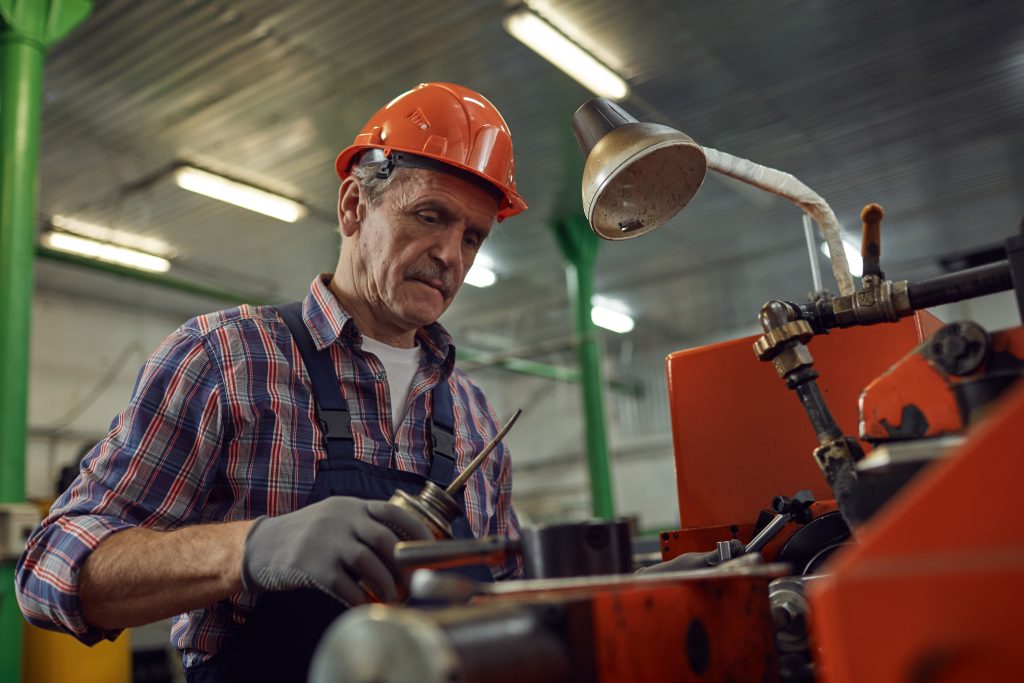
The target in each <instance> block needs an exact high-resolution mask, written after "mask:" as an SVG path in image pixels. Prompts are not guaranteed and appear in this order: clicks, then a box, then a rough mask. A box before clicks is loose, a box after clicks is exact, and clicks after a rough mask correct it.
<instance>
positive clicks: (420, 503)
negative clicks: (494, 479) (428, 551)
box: [388, 409, 523, 540]
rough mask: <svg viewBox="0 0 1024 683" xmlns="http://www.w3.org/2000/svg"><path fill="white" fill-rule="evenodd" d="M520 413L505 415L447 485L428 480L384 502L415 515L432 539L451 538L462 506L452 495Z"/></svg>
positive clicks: (503, 435) (519, 411) (455, 493)
mask: <svg viewBox="0 0 1024 683" xmlns="http://www.w3.org/2000/svg"><path fill="white" fill-rule="evenodd" d="M522 414H523V411H522V409H519V410H516V412H515V413H514V414H513V415H512V417H511V418H509V421H508V422H506V423H505V426H504V427H502V428H501V430H500V431H499V432H498V433H497V434H496V435H495V437H494V438H493V439H491V441H490V442H489V443H488V444H487V445H486V446H484V449H483V450H482V451H480V452H479V453H478V454H477V455H476V457H474V458H473V460H472V461H471V462H470V463H469V465H467V466H466V468H465V469H464V470H462V472H460V473H459V476H457V477H455V480H454V481H452V483H451V484H449V485H448V488H445V489H442V488H441V487H440V486H438V485H437V484H435V483H433V482H431V481H428V482H427V483H426V485H425V486H424V487H423V490H422V491H420V492H419V494H418V495H415V496H414V495H412V494H410V493H406V492H405V491H395V493H394V495H393V496H391V500H389V501H388V502H389V503H391V504H393V505H397V506H398V507H400V508H402V509H403V510H406V511H407V512H410V513H412V514H413V515H415V516H416V517H417V518H418V519H419V520H420V521H422V522H423V523H424V524H426V525H427V528H428V529H430V533H432V534H433V535H434V538H436V539H438V540H441V539H449V538H453V537H454V534H453V533H452V522H453V521H455V519H456V518H457V517H458V516H459V515H460V514H462V508H461V507H459V504H458V502H456V500H455V496H456V495H457V494H458V492H459V491H460V490H461V489H462V487H463V486H465V485H466V481H467V480H468V479H469V477H470V476H471V475H472V474H473V472H475V471H476V469H477V468H478V467H480V465H481V464H482V463H483V461H484V460H486V459H487V456H488V455H490V453H491V451H493V450H494V448H495V447H496V446H497V445H498V444H499V443H501V440H502V439H503V438H505V435H506V434H508V431H509V430H510V429H512V425H514V424H515V423H516V420H518V419H519V416H520V415H522Z"/></svg>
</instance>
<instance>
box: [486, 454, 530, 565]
mask: <svg viewBox="0 0 1024 683" xmlns="http://www.w3.org/2000/svg"><path fill="white" fill-rule="evenodd" d="M496 450H498V457H499V458H500V467H499V468H497V472H498V477H497V479H496V480H495V482H494V485H495V488H496V489H497V491H498V497H497V500H495V502H494V516H493V517H492V518H491V525H490V526H491V528H490V530H489V533H491V534H497V535H501V536H507V537H509V538H512V539H517V538H519V518H518V517H516V511H515V508H514V507H513V505H512V462H511V456H510V453H509V450H508V448H507V447H506V446H505V445H504V444H501V445H499V447H498V449H496ZM492 572H493V574H494V578H495V580H496V581H503V580H505V579H518V578H522V576H523V558H522V556H521V555H520V554H519V553H515V554H513V555H512V556H510V557H509V558H508V559H507V560H505V564H503V565H502V566H501V567H495V568H494V569H493V570H492Z"/></svg>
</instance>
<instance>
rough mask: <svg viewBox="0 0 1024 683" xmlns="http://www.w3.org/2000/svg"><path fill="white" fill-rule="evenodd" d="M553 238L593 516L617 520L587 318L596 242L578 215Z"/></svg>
mask: <svg viewBox="0 0 1024 683" xmlns="http://www.w3.org/2000/svg"><path fill="white" fill-rule="evenodd" d="M554 232H555V237H556V238H557V240H558V246H559V247H560V248H561V250H562V256H563V257H564V258H565V273H566V278H567V280H568V282H567V284H568V287H569V299H570V302H571V305H572V310H573V327H574V329H575V331H576V335H577V337H578V340H579V341H578V342H577V347H576V354H577V358H578V359H579V364H580V380H581V381H580V387H581V389H582V391H583V411H584V419H585V422H586V434H587V465H588V467H589V469H590V494H591V502H592V507H593V512H594V516H595V517H600V518H603V519H611V518H612V517H614V516H615V499H614V496H613V494H612V481H611V468H610V467H609V464H608V440H607V437H606V430H605V423H604V399H603V394H602V387H603V386H604V384H603V382H602V379H601V353H600V349H599V348H598V344H597V329H596V327H595V326H594V323H593V321H592V320H591V319H590V308H591V298H592V297H593V295H594V264H595V263H596V261H597V252H598V247H600V238H598V237H597V235H595V234H594V233H593V232H592V231H591V230H590V226H589V225H587V219H586V218H584V217H583V216H582V215H578V214H577V215H572V216H569V217H568V218H566V219H564V220H562V221H559V222H558V223H556V224H555V229H554Z"/></svg>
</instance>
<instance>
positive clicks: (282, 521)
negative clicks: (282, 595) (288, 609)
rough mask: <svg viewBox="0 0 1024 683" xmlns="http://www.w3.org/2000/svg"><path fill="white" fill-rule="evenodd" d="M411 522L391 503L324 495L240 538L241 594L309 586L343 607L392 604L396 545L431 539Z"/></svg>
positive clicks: (397, 576)
mask: <svg viewBox="0 0 1024 683" xmlns="http://www.w3.org/2000/svg"><path fill="white" fill-rule="evenodd" d="M432 538H433V536H431V534H430V532H429V531H427V527H425V526H424V525H423V523H422V522H420V521H419V520H418V519H416V518H415V517H413V516H412V515H411V514H409V513H408V512H406V511H405V510H402V509H401V508H399V507H396V506H394V505H392V504H390V503H385V502H383V501H377V500H362V499H360V498H350V497H347V496H331V497H330V498H327V499H326V500H322V501H320V502H317V503H314V504H312V505H309V506H307V507H304V508H302V509H300V510H296V511H295V512H290V513H288V514H285V515H281V516H280V517H260V518H258V519H257V520H256V522H255V523H254V524H253V525H252V529H250V530H249V535H248V536H247V537H246V539H245V548H244V553H243V556H242V585H243V586H244V587H245V590H247V591H253V592H263V591H287V590H293V589H296V588H316V589H319V590H321V591H323V592H324V593H326V594H328V595H330V596H331V597H333V598H335V599H336V600H340V601H341V602H344V603H346V604H348V605H350V606H353V605H361V604H363V603H366V602H368V601H369V596H368V595H367V591H366V590H364V588H363V587H362V586H363V585H365V586H366V588H367V589H369V590H370V591H372V592H373V595H374V596H375V597H376V598H377V599H380V600H383V601H385V602H394V601H396V600H397V599H398V590H397V586H398V585H400V584H401V583H402V575H401V573H400V572H399V570H398V569H397V567H396V566H395V562H394V551H395V544H396V543H398V541H400V540H402V541H406V540H413V541H427V540H431V539H432Z"/></svg>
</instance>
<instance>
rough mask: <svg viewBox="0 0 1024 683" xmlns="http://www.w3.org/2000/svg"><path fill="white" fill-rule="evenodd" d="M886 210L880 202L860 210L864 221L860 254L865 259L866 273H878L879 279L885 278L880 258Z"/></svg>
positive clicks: (866, 274)
mask: <svg viewBox="0 0 1024 683" xmlns="http://www.w3.org/2000/svg"><path fill="white" fill-rule="evenodd" d="M884 215H885V212H884V211H882V207H880V206H879V205H878V204H868V205H867V206H865V207H864V210H863V211H861V212H860V219H861V221H863V222H864V228H863V231H862V232H861V242H860V255H861V258H862V259H864V275H865V276H868V275H877V276H878V279H880V280H881V279H884V278H885V275H884V274H883V273H882V266H881V265H880V263H879V262H880V260H881V257H882V217H883V216H884Z"/></svg>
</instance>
